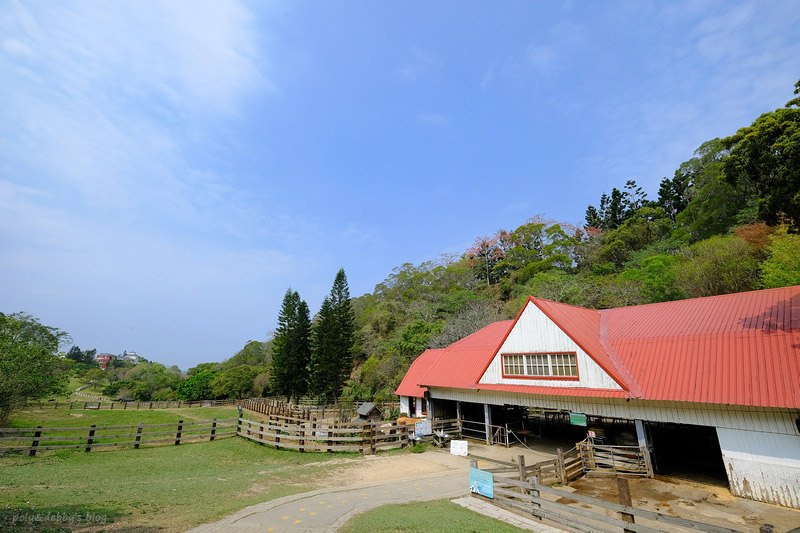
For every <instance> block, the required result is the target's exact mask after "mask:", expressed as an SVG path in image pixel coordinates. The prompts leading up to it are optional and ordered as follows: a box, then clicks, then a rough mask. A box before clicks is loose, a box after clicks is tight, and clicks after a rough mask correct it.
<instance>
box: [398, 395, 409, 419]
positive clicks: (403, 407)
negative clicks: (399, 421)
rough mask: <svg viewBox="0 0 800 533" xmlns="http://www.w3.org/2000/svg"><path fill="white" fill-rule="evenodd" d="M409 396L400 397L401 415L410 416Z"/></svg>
mask: <svg viewBox="0 0 800 533" xmlns="http://www.w3.org/2000/svg"><path fill="white" fill-rule="evenodd" d="M408 413H410V411H409V410H408V396H400V414H401V415H406V416H408Z"/></svg>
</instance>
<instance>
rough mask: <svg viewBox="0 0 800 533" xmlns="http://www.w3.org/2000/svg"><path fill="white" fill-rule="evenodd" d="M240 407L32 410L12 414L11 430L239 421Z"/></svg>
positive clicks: (9, 425)
mask: <svg viewBox="0 0 800 533" xmlns="http://www.w3.org/2000/svg"><path fill="white" fill-rule="evenodd" d="M237 416H239V411H238V410H237V409H236V407H190V408H187V409H178V408H175V409H154V410H152V411H150V410H147V409H141V410H139V411H137V410H135V409H134V410H126V411H120V410H118V409H114V410H113V411H112V410H110V409H86V410H82V409H37V408H35V407H34V408H28V409H26V410H24V411H16V412H14V413H13V414H12V415H11V420H10V421H9V424H8V427H15V428H33V427H36V426H43V427H84V426H86V427H88V426H90V425H92V424H96V425H98V426H135V425H136V424H138V423H139V422H142V423H144V424H171V423H174V422H177V421H178V420H183V421H185V422H191V421H205V420H211V419H212V418H218V419H224V418H236V417H237Z"/></svg>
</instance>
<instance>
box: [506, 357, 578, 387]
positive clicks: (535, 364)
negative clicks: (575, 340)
mask: <svg viewBox="0 0 800 533" xmlns="http://www.w3.org/2000/svg"><path fill="white" fill-rule="evenodd" d="M502 357H503V377H520V378H533V379H537V378H539V379H542V378H544V379H567V380H577V379H578V358H577V356H576V355H575V352H559V353H504V354H502Z"/></svg>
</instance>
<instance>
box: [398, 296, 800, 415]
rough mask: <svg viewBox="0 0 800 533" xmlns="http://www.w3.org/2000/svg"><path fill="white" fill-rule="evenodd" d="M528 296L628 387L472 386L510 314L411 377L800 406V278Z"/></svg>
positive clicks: (533, 390)
mask: <svg viewBox="0 0 800 533" xmlns="http://www.w3.org/2000/svg"><path fill="white" fill-rule="evenodd" d="M530 304H534V305H536V306H537V307H538V308H539V309H541V310H542V312H544V313H545V314H546V315H547V316H548V317H549V318H550V319H551V320H553V322H555V323H556V324H557V325H558V326H559V327H560V328H561V329H562V330H563V331H564V332H565V333H566V334H567V335H569V336H570V337H571V338H572V339H573V340H574V341H575V342H576V343H577V344H579V345H580V346H581V348H582V349H583V350H584V351H585V352H586V353H587V354H588V355H589V356H590V357H592V358H593V359H594V360H595V361H597V363H598V364H599V365H600V366H601V367H602V368H603V369H604V370H605V371H606V372H608V374H609V375H611V377H612V378H613V379H614V380H615V381H617V382H618V383H619V384H620V385H621V386H622V387H623V389H625V390H624V391H610V390H598V389H580V388H574V387H571V388H559V387H537V386H524V385H505V384H497V385H484V384H481V385H477V383H478V381H479V380H480V378H481V375H482V374H483V372H484V371H485V369H486V368H487V366H488V365H489V363H490V362H491V360H492V358H493V357H494V356H495V355H496V353H497V351H498V350H499V347H500V345H501V344H502V342H503V340H504V339H505V337H506V336H507V335H508V333H509V332H510V330H511V329H512V327H513V325H514V324H516V320H515V321H508V320H507V321H502V322H496V323H494V324H491V325H489V326H487V327H485V328H483V329H482V330H480V331H478V332H477V333H474V334H473V335H470V336H468V337H465V338H464V339H462V340H460V341H458V342H456V343H453V344H452V345H450V346H449V347H447V348H445V349H444V350H438V351H437V353H436V354H435V358H434V356H433V355H432V356H431V359H434V360H433V361H432V362H431V363H430V366H429V369H428V371H427V372H426V373H425V374H424V375H422V376H421V377H415V378H414V380H416V381H417V382H418V383H417V384H421V385H428V386H435V387H448V388H464V389H474V388H480V389H486V390H503V391H508V392H517V393H529V394H553V395H568V396H599V397H609V396H620V395H621V396H629V397H637V398H643V399H646V400H674V401H688V402H701V403H717V404H732V405H751V406H763V407H784V408H796V407H800V286H795V287H784V288H780V289H769V290H763V291H753V292H746V293H737V294H728V295H723V296H712V297H708V298H696V299H692V300H681V301H677V302H664V303H657V304H649V305H641V306H633V307H622V308H616V309H604V310H599V311H594V310H591V309H585V308H581V307H575V306H570V305H566V304H561V303H556V302H551V301H548V300H542V299H539V298H530V299H529V300H528V303H526V305H530ZM520 314H521V313H520ZM517 319H519V317H517ZM426 353H427V352H426ZM404 382H405V380H404ZM398 390H400V389H398Z"/></svg>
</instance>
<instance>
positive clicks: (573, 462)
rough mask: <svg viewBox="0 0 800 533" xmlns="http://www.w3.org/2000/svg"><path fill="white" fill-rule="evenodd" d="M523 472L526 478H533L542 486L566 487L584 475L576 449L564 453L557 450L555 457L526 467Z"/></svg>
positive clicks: (559, 449)
mask: <svg viewBox="0 0 800 533" xmlns="http://www.w3.org/2000/svg"><path fill="white" fill-rule="evenodd" d="M525 472H526V475H527V476H528V477H535V478H536V479H538V480H539V482H540V483H542V484H543V485H552V484H554V483H561V484H562V485H568V484H569V483H570V482H572V481H574V480H576V479H578V478H579V477H581V476H582V475H583V474H584V472H583V462H582V461H581V456H580V454H579V453H578V450H577V449H576V448H572V449H571V450H569V451H567V452H566V453H565V452H563V451H562V449H561V448H558V452H557V456H556V457H554V458H553V459H550V460H548V461H540V462H538V463H535V464H532V465H530V466H527V467H526V468H525Z"/></svg>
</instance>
